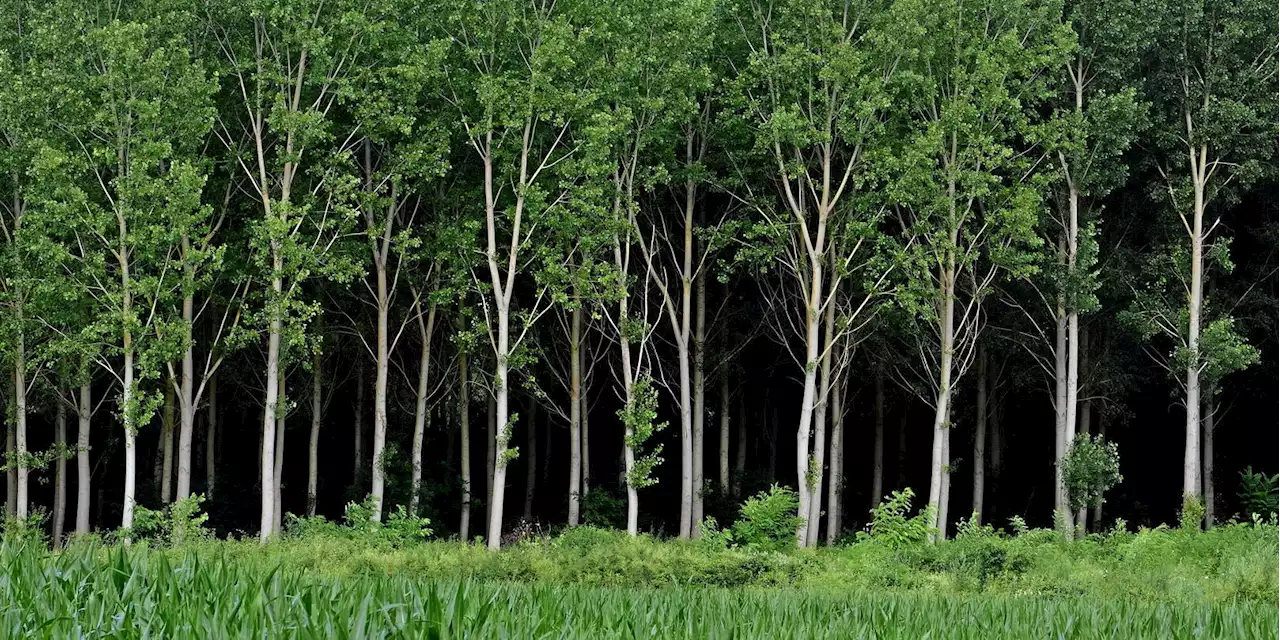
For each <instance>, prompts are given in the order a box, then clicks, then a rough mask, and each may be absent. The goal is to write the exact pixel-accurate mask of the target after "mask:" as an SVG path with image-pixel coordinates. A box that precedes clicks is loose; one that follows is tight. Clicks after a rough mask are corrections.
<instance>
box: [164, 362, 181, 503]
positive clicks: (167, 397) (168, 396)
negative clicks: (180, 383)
mask: <svg viewBox="0 0 1280 640" xmlns="http://www.w3.org/2000/svg"><path fill="white" fill-rule="evenodd" d="M176 402H177V398H176V397H175V395H174V393H173V378H169V377H166V378H165V381H164V418H163V419H162V420H161V429H160V448H161V451H162V455H163V456H164V458H163V460H162V461H161V464H160V469H161V471H160V502H161V504H169V503H170V502H173V435H174V433H173V431H174V429H173V427H174V414H175V412H176V410H177V406H175V403H176Z"/></svg>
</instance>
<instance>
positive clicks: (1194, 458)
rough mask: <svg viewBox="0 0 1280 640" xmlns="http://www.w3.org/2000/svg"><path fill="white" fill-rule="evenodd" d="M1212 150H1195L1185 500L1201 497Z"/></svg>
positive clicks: (1188, 313)
mask: <svg viewBox="0 0 1280 640" xmlns="http://www.w3.org/2000/svg"><path fill="white" fill-rule="evenodd" d="M1208 155H1209V152H1208V149H1207V148H1206V147H1201V149H1200V151H1199V152H1198V153H1197V152H1195V151H1193V152H1192V153H1191V164H1192V167H1191V170H1192V171H1191V175H1192V178H1193V179H1192V187H1193V189H1194V192H1195V201H1194V209H1193V210H1192V220H1191V282H1190V286H1189V287H1188V294H1187V351H1188V352H1189V353H1190V354H1191V361H1190V362H1189V363H1188V364H1187V382H1186V389H1187V399H1186V402H1185V403H1184V404H1185V405H1186V407H1187V432H1186V441H1185V442H1186V450H1185V452H1184V456H1183V468H1182V496H1183V501H1184V502H1185V501H1187V500H1193V499H1199V497H1200V403H1201V399H1200V366H1201V363H1202V362H1203V361H1204V358H1203V357H1202V356H1201V355H1200V310H1201V309H1200V308H1201V306H1202V303H1203V300H1204V235H1205V234H1204V206H1205V199H1204V189H1205V181H1206V180H1207V175H1208V174H1207V171H1208V170H1209V167H1207V166H1206V163H1207V160H1208Z"/></svg>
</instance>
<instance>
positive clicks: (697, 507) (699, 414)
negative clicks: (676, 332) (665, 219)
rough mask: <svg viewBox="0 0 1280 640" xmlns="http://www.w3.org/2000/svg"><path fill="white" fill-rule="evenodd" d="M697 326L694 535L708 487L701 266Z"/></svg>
mask: <svg viewBox="0 0 1280 640" xmlns="http://www.w3.org/2000/svg"><path fill="white" fill-rule="evenodd" d="M694 306H695V308H696V311H694V327H693V504H692V505H691V509H692V510H691V512H690V514H689V517H690V519H691V520H692V522H693V525H692V526H693V528H692V529H691V530H690V532H689V534H690V536H691V537H693V538H698V537H700V536H701V535H702V512H703V493H704V492H705V490H706V480H705V477H706V473H705V471H706V457H707V456H706V442H707V439H706V433H707V431H706V418H707V401H706V398H707V394H706V376H705V370H706V333H707V276H706V271H705V270H704V269H698V276H697V277H696V278H695V279H694Z"/></svg>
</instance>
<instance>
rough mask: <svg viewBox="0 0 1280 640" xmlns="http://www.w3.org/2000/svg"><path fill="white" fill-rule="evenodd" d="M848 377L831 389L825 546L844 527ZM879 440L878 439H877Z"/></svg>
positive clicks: (834, 541)
mask: <svg viewBox="0 0 1280 640" xmlns="http://www.w3.org/2000/svg"><path fill="white" fill-rule="evenodd" d="M847 389H848V377H847V376H843V375H842V376H840V378H839V380H837V382H836V385H835V386H834V387H833V388H832V390H831V445H830V446H831V453H830V454H828V461H829V462H828V463H827V468H828V474H827V546H829V547H834V546H835V544H836V541H837V540H839V538H840V533H841V531H843V528H844V412H845V392H846V391H847ZM877 442H879V440H877Z"/></svg>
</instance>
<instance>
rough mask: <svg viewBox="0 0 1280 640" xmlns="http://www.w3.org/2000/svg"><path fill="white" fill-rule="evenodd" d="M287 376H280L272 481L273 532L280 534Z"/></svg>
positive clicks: (287, 406)
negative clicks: (273, 491)
mask: <svg viewBox="0 0 1280 640" xmlns="http://www.w3.org/2000/svg"><path fill="white" fill-rule="evenodd" d="M286 382H287V376H286V375H284V372H281V375H280V401H279V402H280V411H279V416H278V417H277V419H276V446H275V455H276V460H275V473H274V474H273V476H272V479H273V480H274V481H275V499H274V500H273V501H272V508H273V510H272V512H271V530H272V531H273V532H277V533H278V532H279V531H280V530H281V528H280V525H281V522H282V519H281V513H282V503H283V500H282V494H283V492H284V429H285V419H286V418H287V417H288V415H289V401H288V392H287V389H286Z"/></svg>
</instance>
